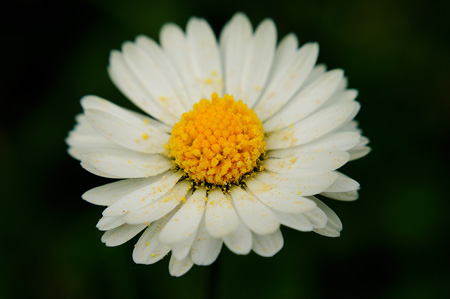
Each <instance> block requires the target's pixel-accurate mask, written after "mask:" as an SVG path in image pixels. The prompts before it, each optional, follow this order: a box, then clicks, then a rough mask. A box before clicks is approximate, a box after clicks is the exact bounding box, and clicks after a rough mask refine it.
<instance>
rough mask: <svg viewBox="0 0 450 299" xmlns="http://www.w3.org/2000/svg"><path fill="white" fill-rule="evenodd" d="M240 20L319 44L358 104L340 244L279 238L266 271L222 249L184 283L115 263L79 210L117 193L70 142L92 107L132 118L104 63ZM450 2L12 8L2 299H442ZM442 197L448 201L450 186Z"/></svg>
mask: <svg viewBox="0 0 450 299" xmlns="http://www.w3.org/2000/svg"><path fill="white" fill-rule="evenodd" d="M236 11H243V12H245V13H246V14H247V15H248V16H249V18H250V19H251V21H252V23H253V25H254V26H255V25H257V24H258V23H259V22H260V21H261V20H263V19H264V18H266V17H270V18H273V19H274V21H275V23H276V24H277V27H278V33H279V37H280V38H281V37H283V36H284V35H286V34H287V33H290V32H294V33H296V34H297V35H298V37H299V39H300V42H301V43H304V42H308V41H317V42H319V44H320V47H321V50H320V56H319V62H322V63H326V64H327V66H328V68H330V69H332V68H343V69H344V70H345V72H346V75H347V76H348V77H349V82H350V87H351V88H356V89H358V90H359V92H360V93H359V97H358V100H359V101H360V102H361V104H362V110H361V112H360V113H359V115H358V116H357V120H359V121H360V124H361V127H362V128H363V130H364V134H365V135H366V136H368V137H369V138H370V140H371V146H372V148H373V151H372V153H371V154H369V155H368V156H367V157H365V158H364V159H361V160H357V161H356V162H353V163H349V164H348V165H346V166H344V168H343V171H344V172H345V173H346V174H348V175H350V176H351V177H353V178H355V179H356V180H358V181H359V182H360V183H361V186H362V189H361V192H360V199H359V200H358V201H356V202H353V203H346V202H338V201H333V200H327V201H326V203H327V204H328V205H329V206H330V207H331V208H332V209H333V210H334V211H336V212H337V214H338V215H339V216H340V218H341V220H342V222H343V224H344V230H343V232H342V235H341V237H340V238H337V239H332V238H326V237H322V236H320V235H316V234H314V233H301V232H297V231H293V230H291V229H288V228H283V229H282V231H283V235H284V240H285V245H284V248H283V250H282V251H281V252H279V253H278V254H277V255H276V256H274V257H273V258H262V257H260V256H257V255H256V254H254V253H251V254H250V255H248V256H237V255H234V254H231V253H230V252H229V251H228V249H225V248H224V249H223V250H222V254H221V255H220V257H219V259H218V261H217V262H216V264H215V265H214V266H212V267H198V266H194V267H193V269H192V270H191V271H189V272H188V273H187V274H186V275H184V276H183V277H181V278H173V277H171V276H170V275H169V273H168V269H167V268H168V261H169V259H167V258H166V259H164V260H163V261H161V262H159V263H157V264H155V265H151V266H143V265H136V264H134V262H133V261H132V257H131V253H132V250H133V245H134V243H135V240H136V239H133V240H132V241H130V242H128V243H126V244H125V245H122V246H119V247H115V248H107V247H106V246H105V245H104V244H102V243H101V242H100V237H101V235H102V233H101V232H100V231H98V230H97V229H96V227H95V225H96V223H97V221H98V219H99V218H100V215H101V211H102V208H101V207H97V206H94V205H91V204H89V203H87V202H85V201H83V200H82V199H81V197H80V196H81V194H82V193H84V192H85V191H86V190H88V189H90V188H93V187H96V186H98V185H101V184H105V183H108V182H109V180H107V179H103V178H99V177H96V176H94V175H92V174H90V173H88V172H86V171H84V170H83V169H82V168H81V167H80V165H79V163H78V162H77V161H76V160H74V159H72V158H70V157H69V156H68V154H67V153H66V149H67V147H66V145H65V142H64V139H65V137H66V136H67V133H68V132H69V130H71V129H72V127H73V125H74V117H75V115H76V114H78V113H80V112H81V107H80V104H79V100H80V98H81V97H82V96H83V95H86V94H95V95H99V96H102V97H104V98H107V99H109V100H111V101H113V102H115V103H117V104H120V105H122V106H126V107H132V106H131V104H130V103H129V102H128V100H127V99H126V98H125V97H124V96H123V95H122V94H120V92H119V91H118V90H117V89H116V88H115V87H114V86H113V84H112V83H111V81H110V79H109V77H108V75H107V73H106V67H107V64H108V58H109V52H110V51H111V50H112V49H119V48H120V46H121V44H122V43H123V42H124V41H126V40H133V39H134V38H135V37H136V36H137V35H138V34H146V35H148V36H150V37H151V38H154V39H156V40H158V34H159V29H160V28H161V26H162V25H163V24H164V23H166V22H169V21H170V22H174V23H176V24H178V25H180V26H182V27H183V28H184V26H185V24H186V22H187V20H188V19H189V17H190V16H193V15H195V16H200V17H204V18H206V19H207V20H208V21H209V22H210V23H211V25H212V26H213V28H214V30H215V32H216V34H218V33H219V32H220V30H221V28H222V26H223V25H224V23H225V22H226V21H227V20H229V19H230V18H231V16H232V15H233V13H235V12H236ZM449 12H450V5H449V2H448V1H407V0H404V1H400V0H397V1H392V0H368V1H301V0H298V1H288V0H278V1H268V0H260V1H256V2H247V1H242V0H239V1H238V0H227V1H206V0H202V1H183V0H166V1H144V0H128V1H112V0H67V1H50V2H48V1H24V0H18V1H14V4H7V6H6V7H4V8H3V9H2V12H1V15H2V17H1V22H2V31H3V35H2V40H3V41H2V49H1V51H2V53H3V55H2V57H3V61H2V69H3V74H4V75H3V79H2V80H1V81H2V103H3V104H2V105H1V107H2V108H1V111H3V112H2V113H1V117H0V157H1V163H2V169H3V170H2V171H1V176H2V177H1V180H0V181H1V186H0V187H1V190H2V199H1V207H2V211H3V212H2V215H3V217H2V223H3V226H4V229H3V230H2V233H1V240H2V245H1V251H2V263H1V267H0V275H1V277H0V297H1V298H86V299H87V298H100V297H102V298H103V297H104V298H247V297H250V296H251V297H254V298H269V297H270V298H274V297H275V298H330V297H334V298H343V297H346V298H444V297H445V293H448V286H449V285H450V273H449V272H450V271H449V269H450V262H449V255H448V254H449V252H450V246H449V242H448V241H449V234H448V231H449V216H448V215H449V210H450V201H449V196H448V192H444V191H447V190H446V189H447V187H448V184H449V177H450V176H449V175H448V169H447V168H448V167H449V166H450V163H449V162H450V161H449V149H450V148H449V145H450V142H449V141H450V137H449V136H450V135H449V131H450V96H449V95H450V92H449V90H450V88H449V87H450V72H449V67H450V55H449V53H450V52H449V50H450V42H449V41H450V38H449V32H450V30H449V29H450V28H449V27H450V26H449V22H448V15H449ZM446 186H447V187H446Z"/></svg>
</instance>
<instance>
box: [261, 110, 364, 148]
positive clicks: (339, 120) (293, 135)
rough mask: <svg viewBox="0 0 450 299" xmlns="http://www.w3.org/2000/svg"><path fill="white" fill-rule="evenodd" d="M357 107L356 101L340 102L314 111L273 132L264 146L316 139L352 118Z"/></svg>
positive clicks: (281, 146)
mask: <svg viewBox="0 0 450 299" xmlns="http://www.w3.org/2000/svg"><path fill="white" fill-rule="evenodd" d="M359 107H360V106H359V104H358V103H356V102H350V103H340V104H336V105H333V106H331V107H328V108H327V109H324V110H321V111H319V112H317V113H314V114H312V115H310V116H309V117H307V118H306V119H304V120H302V121H300V122H298V123H296V124H295V125H293V127H292V128H287V129H284V130H281V131H279V132H274V133H273V134H272V135H270V136H269V137H268V138H267V145H266V147H267V149H282V148H288V147H294V146H297V145H301V144H305V143H307V142H310V141H312V140H314V139H317V138H319V137H321V136H323V135H325V134H326V133H328V132H330V131H333V130H335V129H336V128H338V127H339V126H341V125H343V124H345V123H346V122H347V121H349V120H351V119H353V117H354V116H355V114H356V113H357V111H358V110H359Z"/></svg>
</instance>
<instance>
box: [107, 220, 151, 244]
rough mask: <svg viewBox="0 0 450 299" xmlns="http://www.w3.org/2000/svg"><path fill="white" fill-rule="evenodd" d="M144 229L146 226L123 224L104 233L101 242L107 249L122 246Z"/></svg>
mask: <svg viewBox="0 0 450 299" xmlns="http://www.w3.org/2000/svg"><path fill="white" fill-rule="evenodd" d="M146 227H147V225H146V224H139V225H129V224H123V225H121V226H119V227H117V228H114V229H112V230H109V231H107V232H105V233H104V234H103V236H102V242H103V243H105V244H106V246H109V247H113V246H119V245H122V244H123V243H125V242H127V241H128V240H130V239H131V238H133V237H134V236H136V235H137V234H138V233H140V232H141V231H142V230H143V229H144V228H146Z"/></svg>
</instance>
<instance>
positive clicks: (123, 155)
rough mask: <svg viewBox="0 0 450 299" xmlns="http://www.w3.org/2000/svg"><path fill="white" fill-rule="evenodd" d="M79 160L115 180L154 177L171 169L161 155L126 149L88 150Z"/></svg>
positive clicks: (171, 165) (169, 164) (167, 161)
mask: <svg viewBox="0 0 450 299" xmlns="http://www.w3.org/2000/svg"><path fill="white" fill-rule="evenodd" d="M81 159H82V161H85V162H88V163H89V164H90V165H91V166H93V167H95V168H96V169H98V170H100V171H101V172H103V173H106V174H109V175H112V176H114V177H117V178H141V177H149V176H155V175H158V174H160V173H163V172H165V171H167V170H169V169H170V168H172V167H173V163H172V161H171V160H169V159H167V158H166V157H164V156H162V155H149V154H144V153H139V152H135V151H132V150H129V149H126V148H110V149H95V150H90V151H88V152H86V153H84V154H82V155H81Z"/></svg>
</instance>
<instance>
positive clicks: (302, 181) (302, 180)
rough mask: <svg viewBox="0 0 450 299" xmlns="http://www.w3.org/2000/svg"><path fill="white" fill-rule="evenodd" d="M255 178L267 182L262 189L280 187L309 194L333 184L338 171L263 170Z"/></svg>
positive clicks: (318, 191) (305, 194) (303, 194)
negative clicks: (293, 172)
mask: <svg viewBox="0 0 450 299" xmlns="http://www.w3.org/2000/svg"><path fill="white" fill-rule="evenodd" d="M254 178H255V179H256V180H258V181H261V182H263V183H265V185H264V186H261V187H260V188H262V189H264V188H265V189H270V188H279V189H287V190H294V191H296V192H297V193H298V195H302V196H308V195H314V194H318V193H320V192H322V191H323V190H325V189H326V188H328V187H329V186H331V184H333V183H334V182H335V181H336V180H337V178H338V174H337V173H336V172H311V173H295V174H291V175H284V174H277V173H268V172H261V173H259V174H257V175H256V176H255V177H254ZM252 191H253V190H252ZM253 192H255V191H253ZM258 193H261V192H258Z"/></svg>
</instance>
